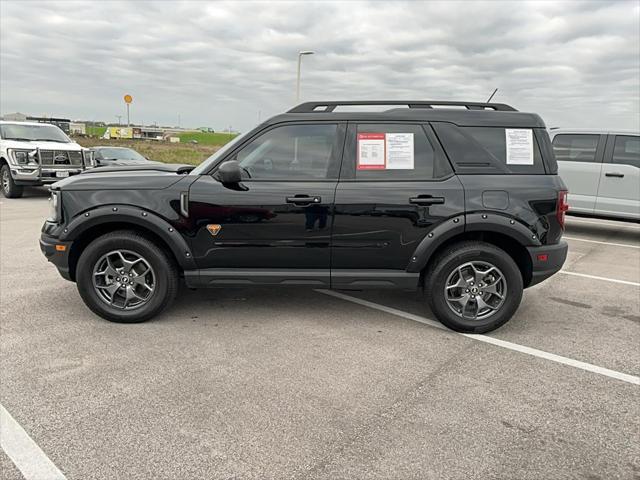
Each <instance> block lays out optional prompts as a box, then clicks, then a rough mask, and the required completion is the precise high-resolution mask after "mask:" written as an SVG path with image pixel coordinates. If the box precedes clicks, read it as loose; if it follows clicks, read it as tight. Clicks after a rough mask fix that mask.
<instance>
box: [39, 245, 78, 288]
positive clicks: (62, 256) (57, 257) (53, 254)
mask: <svg viewBox="0 0 640 480" xmlns="http://www.w3.org/2000/svg"><path fill="white" fill-rule="evenodd" d="M71 244H72V242H61V241H59V240H58V239H57V238H55V237H52V236H51V235H47V234H46V233H42V234H41V235H40V250H42V253H43V254H44V256H45V257H46V258H47V260H49V261H50V262H51V263H53V264H54V265H55V266H56V268H57V269H58V272H60V275H61V276H62V278H64V279H65V280H69V281H70V282H73V281H74V280H73V278H72V276H71V268H70V265H69V251H70V250H71ZM58 245H63V246H64V250H63V251H61V250H57V249H56V247H57V246H58Z"/></svg>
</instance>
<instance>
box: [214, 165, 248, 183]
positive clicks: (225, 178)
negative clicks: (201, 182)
mask: <svg viewBox="0 0 640 480" xmlns="http://www.w3.org/2000/svg"><path fill="white" fill-rule="evenodd" d="M214 178H215V179H216V180H218V181H219V182H220V183H222V184H223V185H237V184H239V183H240V182H241V181H242V169H241V168H240V164H239V163H238V162H236V161H235V160H229V161H228V162H224V163H223V164H222V165H220V166H219V167H218V171H217V172H216V173H215V175H214Z"/></svg>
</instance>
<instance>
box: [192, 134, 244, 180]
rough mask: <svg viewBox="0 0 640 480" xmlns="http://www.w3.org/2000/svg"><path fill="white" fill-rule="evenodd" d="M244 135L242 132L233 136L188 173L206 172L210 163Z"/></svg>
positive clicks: (214, 161) (216, 159)
mask: <svg viewBox="0 0 640 480" xmlns="http://www.w3.org/2000/svg"><path fill="white" fill-rule="evenodd" d="M246 136H247V134H246V133H243V134H241V135H238V136H237V137H235V138H234V139H233V140H231V141H230V142H229V143H226V144H224V145H223V146H222V148H221V149H220V150H218V151H217V152H215V153H214V154H213V155H211V156H210V157H209V158H207V159H206V160H205V161H204V162H202V163H201V164H200V165H198V166H197V167H196V168H194V169H193V170H192V171H191V173H190V175H202V174H203V173H204V172H206V171H207V170H208V169H209V168H210V167H211V165H213V164H214V163H216V162H217V161H218V160H219V159H220V158H221V157H223V156H224V155H225V154H226V153H227V152H228V151H229V150H231V149H232V148H233V147H234V146H235V145H237V144H238V143H240V142H241V141H242V139H243V138H245V137H246Z"/></svg>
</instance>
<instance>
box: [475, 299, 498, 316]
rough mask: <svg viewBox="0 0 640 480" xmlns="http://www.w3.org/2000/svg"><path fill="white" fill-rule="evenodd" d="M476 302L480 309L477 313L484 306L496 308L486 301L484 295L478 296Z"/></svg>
mask: <svg viewBox="0 0 640 480" xmlns="http://www.w3.org/2000/svg"><path fill="white" fill-rule="evenodd" d="M476 303H477V304H478V310H477V312H476V315H477V314H478V313H479V312H480V310H482V309H484V308H490V309H491V310H495V309H496V307H494V306H492V305H489V304H488V303H487V302H485V301H484V299H483V298H482V297H476Z"/></svg>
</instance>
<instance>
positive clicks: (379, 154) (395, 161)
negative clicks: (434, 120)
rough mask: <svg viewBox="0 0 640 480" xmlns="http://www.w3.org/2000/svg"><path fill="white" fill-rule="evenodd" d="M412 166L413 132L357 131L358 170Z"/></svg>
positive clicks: (408, 168) (401, 168)
mask: <svg viewBox="0 0 640 480" xmlns="http://www.w3.org/2000/svg"><path fill="white" fill-rule="evenodd" d="M413 168H414V150H413V133H358V163H357V169H358V170H413Z"/></svg>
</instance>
